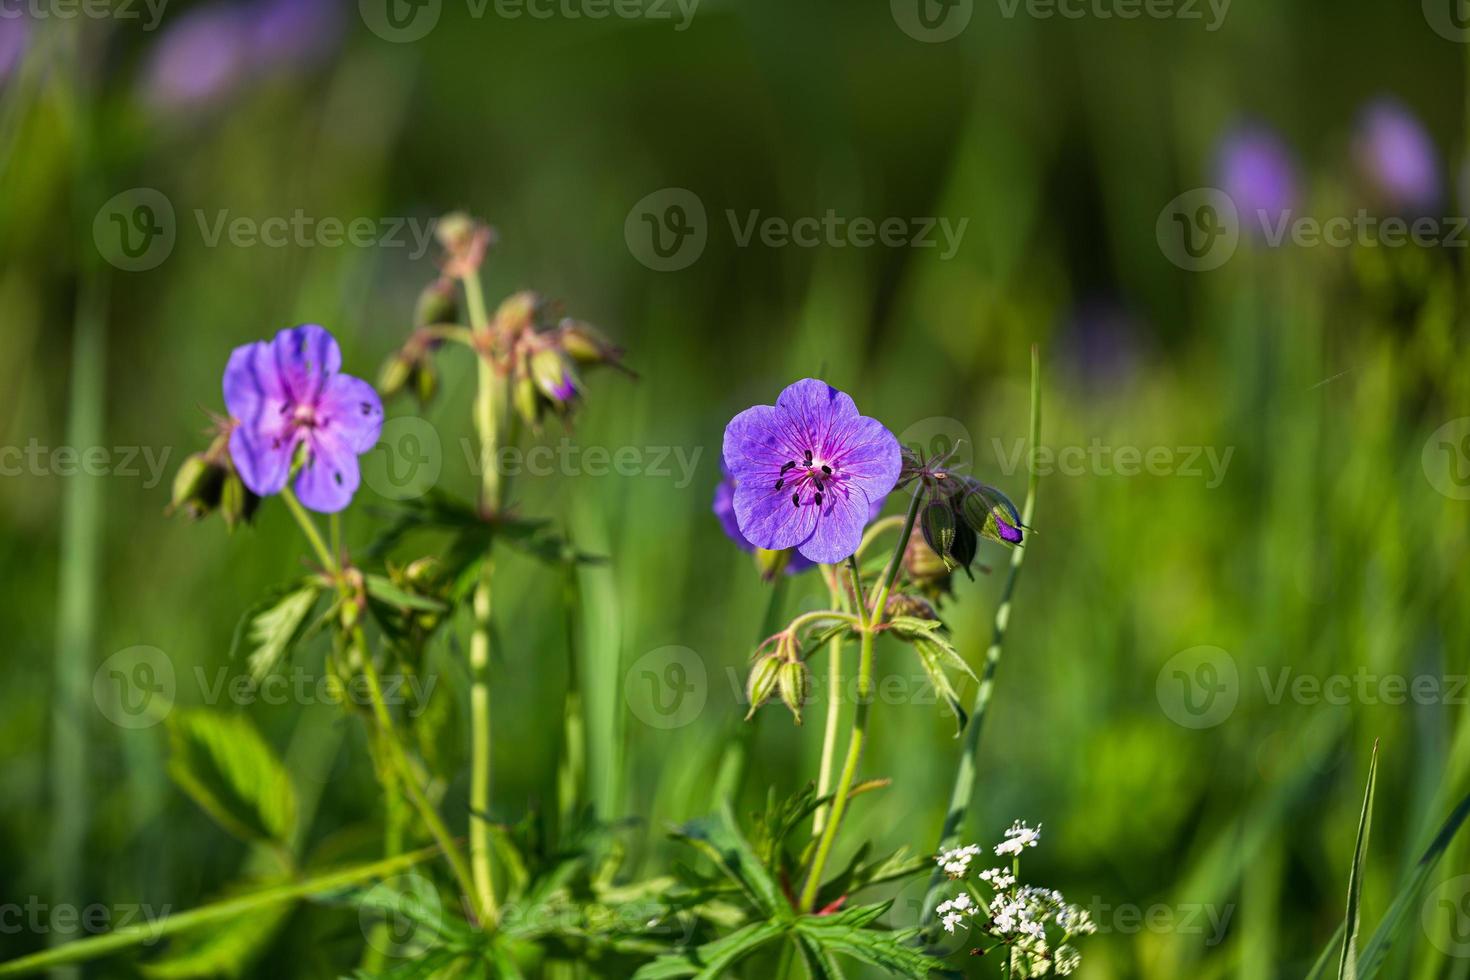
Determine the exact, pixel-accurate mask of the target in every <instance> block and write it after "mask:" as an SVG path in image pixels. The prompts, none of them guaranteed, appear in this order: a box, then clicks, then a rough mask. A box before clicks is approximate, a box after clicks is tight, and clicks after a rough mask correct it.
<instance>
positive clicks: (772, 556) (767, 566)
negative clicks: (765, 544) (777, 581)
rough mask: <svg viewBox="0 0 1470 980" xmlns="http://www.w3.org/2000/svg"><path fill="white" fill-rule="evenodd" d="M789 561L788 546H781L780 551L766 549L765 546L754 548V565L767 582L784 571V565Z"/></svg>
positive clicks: (789, 550) (789, 551) (789, 552)
mask: <svg viewBox="0 0 1470 980" xmlns="http://www.w3.org/2000/svg"><path fill="white" fill-rule="evenodd" d="M790 563H791V549H790V548H783V549H782V550H780V551H768V550H766V549H765V548H757V549H755V567H756V568H758V569H760V573H761V578H763V579H765V580H766V581H767V582H769V581H771V580H773V579H774V578H775V577H776V576H777V575H780V574H781V573H782V572H784V571H785V570H786V566H787V565H789V564H790Z"/></svg>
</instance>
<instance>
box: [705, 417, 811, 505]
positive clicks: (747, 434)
mask: <svg viewBox="0 0 1470 980" xmlns="http://www.w3.org/2000/svg"><path fill="white" fill-rule="evenodd" d="M798 436H799V434H798V433H794V432H793V431H792V430H791V423H790V421H789V420H788V419H787V417H786V416H785V415H784V413H782V412H781V411H780V410H779V409H776V408H772V407H771V406H770V405H756V406H755V407H754V408H747V409H746V410H745V411H743V412H741V413H740V414H739V415H737V416H735V417H734V418H733V419H731V420H730V424H729V425H727V426H725V445H724V456H725V466H726V468H728V469H729V471H730V473H731V474H732V475H733V476H734V477H735V479H736V482H740V481H741V480H746V481H750V480H760V481H764V480H765V477H766V475H767V474H770V475H771V477H770V482H771V484H773V485H774V484H775V482H776V474H779V473H780V472H781V466H782V465H783V464H784V463H786V462H787V461H788V460H792V459H800V458H801V454H802V451H803V450H805V449H807V448H809V447H808V446H806V445H802V444H799V442H800V440H799V438H798Z"/></svg>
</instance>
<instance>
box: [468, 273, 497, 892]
mask: <svg viewBox="0 0 1470 980" xmlns="http://www.w3.org/2000/svg"><path fill="white" fill-rule="evenodd" d="M460 281H461V283H462V284H463V286H464V293H465V305H466V307H467V308H468V310H469V315H470V329H471V331H472V332H473V336H474V339H475V341H476V354H477V365H478V368H477V377H478V385H477V388H476V391H475V430H476V432H477V434H478V435H479V437H480V508H481V510H482V511H483V512H484V513H485V514H486V515H487V516H489V515H493V514H495V513H496V512H498V511H499V510H500V504H501V500H500V489H501V488H500V473H499V471H498V470H497V469H496V465H495V455H496V451H497V448H498V446H499V444H500V425H501V416H502V414H503V413H502V412H500V411H499V407H500V403H501V402H502V401H503V399H504V389H505V385H504V384H503V383H502V381H501V379H500V377H499V376H498V375H497V374H496V371H495V365H494V364H493V363H492V362H491V360H490V349H491V347H492V345H493V342H494V337H493V336H492V331H491V327H490V318H489V316H488V315H487V313H486V311H485V296H484V294H483V293H482V292H481V291H480V279H479V273H478V272H477V271H474V272H471V273H470V274H469V275H466V276H464V277H463V278H462V279H461V280H460ZM493 548H494V544H493V542H492V543H491V544H490V545H488V546H487V549H486V554H485V559H484V562H483V563H482V564H481V566H480V581H479V583H478V584H477V585H476V586H475V595H474V599H473V600H472V608H473V610H474V615H475V629H474V633H473V634H471V636H470V865H471V867H472V869H473V874H474V882H475V893H476V895H477V900H476V903H477V905H479V906H480V907H481V908H482V909H484V910H485V911H486V912H487V914H489V915H490V917H491V918H492V919H493V918H494V916H495V914H496V912H495V879H494V872H493V869H492V867H491V864H490V846H491V845H490V826H489V824H488V823H487V822H486V821H487V820H488V819H489V816H488V815H489V812H490V744H491V742H490V638H491V634H490V622H491V612H492V609H493V605H492V597H493V585H494V577H495V563H494V558H493V555H492V554H491V550H492V549H493Z"/></svg>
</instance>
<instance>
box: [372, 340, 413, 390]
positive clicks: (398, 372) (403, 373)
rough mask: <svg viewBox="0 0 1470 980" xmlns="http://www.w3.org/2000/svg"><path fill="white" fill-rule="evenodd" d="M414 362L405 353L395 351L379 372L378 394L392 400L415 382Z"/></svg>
mask: <svg viewBox="0 0 1470 980" xmlns="http://www.w3.org/2000/svg"><path fill="white" fill-rule="evenodd" d="M414 367H415V365H414V362H413V360H412V359H410V358H409V357H408V356H407V355H405V354H404V353H403V351H401V350H400V351H395V352H394V353H393V354H391V355H390V356H389V357H388V359H387V360H386V361H384V362H383V367H382V369H381V370H379V371H378V393H379V394H380V395H382V396H383V397H384V398H391V397H392V396H394V395H396V394H398V393H399V392H400V391H402V390H403V389H404V387H405V386H406V385H408V383H409V382H410V381H412V380H414V373H415V372H414Z"/></svg>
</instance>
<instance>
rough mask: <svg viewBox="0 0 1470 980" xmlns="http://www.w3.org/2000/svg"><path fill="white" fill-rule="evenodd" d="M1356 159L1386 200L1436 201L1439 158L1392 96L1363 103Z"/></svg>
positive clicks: (1425, 206)
mask: <svg viewBox="0 0 1470 980" xmlns="http://www.w3.org/2000/svg"><path fill="white" fill-rule="evenodd" d="M1354 151H1355V153H1356V156H1357V160H1358V165H1359V167H1361V168H1362V170H1363V173H1364V175H1365V176H1366V177H1367V178H1368V180H1369V181H1370V182H1371V183H1372V185H1373V188H1374V189H1375V190H1376V191H1377V192H1378V193H1379V194H1381V195H1382V196H1383V197H1384V199H1385V201H1386V203H1388V204H1389V205H1390V206H1392V207H1395V208H1404V209H1407V210H1409V211H1427V210H1429V209H1430V208H1433V207H1434V206H1435V205H1437V204H1438V203H1439V193H1440V176H1439V160H1438V157H1437V156H1436V151H1435V147H1434V141H1433V140H1431V139H1430V138H1429V133H1428V132H1426V131H1425V129H1424V127H1423V125H1421V124H1420V122H1419V120H1418V119H1416V118H1415V117H1414V114H1413V113H1412V112H1410V111H1409V110H1408V109H1407V108H1405V107H1404V105H1403V104H1402V103H1400V102H1398V101H1397V100H1395V99H1391V98H1380V99H1377V100H1375V101H1373V102H1371V103H1369V104H1368V106H1367V107H1366V108H1365V109H1364V110H1363V114H1362V117H1361V119H1360V120H1359V123H1358V132H1357V137H1356V139H1355V141H1354Z"/></svg>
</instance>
